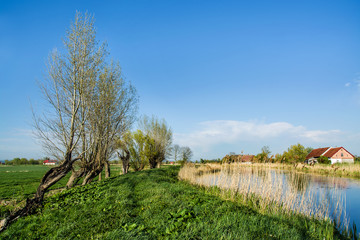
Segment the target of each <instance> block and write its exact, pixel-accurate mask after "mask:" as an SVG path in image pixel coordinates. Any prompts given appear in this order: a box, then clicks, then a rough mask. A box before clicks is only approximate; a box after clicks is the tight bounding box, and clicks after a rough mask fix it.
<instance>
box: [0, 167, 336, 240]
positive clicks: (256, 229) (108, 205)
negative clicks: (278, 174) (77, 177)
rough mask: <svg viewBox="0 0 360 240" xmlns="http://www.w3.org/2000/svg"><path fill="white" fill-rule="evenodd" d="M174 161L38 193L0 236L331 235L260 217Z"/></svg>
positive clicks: (326, 229) (317, 226)
mask: <svg viewBox="0 0 360 240" xmlns="http://www.w3.org/2000/svg"><path fill="white" fill-rule="evenodd" d="M178 170H179V168H178V167H166V168H160V169H152V170H146V171H140V172H135V173H134V172H132V173H129V174H126V175H122V176H119V177H116V178H110V179H108V180H105V181H101V182H94V183H91V184H89V185H86V186H78V187H75V188H73V189H70V190H66V191H63V192H61V193H58V194H56V195H54V196H52V197H50V198H48V199H46V202H45V205H44V208H43V209H42V210H41V211H39V212H38V213H37V214H35V215H32V216H28V217H25V218H21V219H19V220H18V221H16V222H15V223H14V224H13V225H11V226H10V227H9V228H8V229H7V230H6V231H5V232H3V233H1V234H0V239H323V238H324V237H325V236H326V234H328V235H329V236H330V237H332V238H335V239H337V238H338V237H337V236H336V235H335V236H334V234H333V227H332V225H331V224H329V223H327V222H319V221H313V220H310V219H306V218H303V217H299V216H282V215H281V216H277V215H273V216H268V215H264V214H261V213H258V212H256V211H254V210H252V209H250V208H249V207H246V206H243V205H240V204H237V203H236V202H231V201H226V200H222V199H221V198H219V197H216V196H215V195H213V194H212V193H211V192H210V191H208V190H205V189H203V188H200V187H194V186H192V185H190V184H188V183H186V182H181V181H179V180H178V176H177V174H178Z"/></svg>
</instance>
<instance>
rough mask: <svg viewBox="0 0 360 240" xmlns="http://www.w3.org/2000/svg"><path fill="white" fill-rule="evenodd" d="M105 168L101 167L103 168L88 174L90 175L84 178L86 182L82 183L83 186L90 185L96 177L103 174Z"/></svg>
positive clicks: (100, 167)
mask: <svg viewBox="0 0 360 240" xmlns="http://www.w3.org/2000/svg"><path fill="white" fill-rule="evenodd" d="M103 167H104V165H101V166H99V167H98V168H96V169H92V170H91V171H90V172H88V173H87V174H86V176H85V177H84V180H83V182H82V185H86V184H88V183H91V182H92V180H94V178H95V177H96V176H98V175H99V174H101V172H102V170H103Z"/></svg>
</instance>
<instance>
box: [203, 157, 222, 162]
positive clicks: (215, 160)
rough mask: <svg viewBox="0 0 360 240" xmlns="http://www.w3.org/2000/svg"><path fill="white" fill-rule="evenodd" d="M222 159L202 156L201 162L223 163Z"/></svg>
mask: <svg viewBox="0 0 360 240" xmlns="http://www.w3.org/2000/svg"><path fill="white" fill-rule="evenodd" d="M221 162H222V159H220V158H217V159H203V158H200V163H221Z"/></svg>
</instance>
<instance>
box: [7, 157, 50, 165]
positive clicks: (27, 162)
mask: <svg viewBox="0 0 360 240" xmlns="http://www.w3.org/2000/svg"><path fill="white" fill-rule="evenodd" d="M42 162H43V160H35V159H33V158H31V159H30V160H27V159H26V158H14V159H13V160H5V165H39V164H42Z"/></svg>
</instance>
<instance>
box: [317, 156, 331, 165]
mask: <svg viewBox="0 0 360 240" xmlns="http://www.w3.org/2000/svg"><path fill="white" fill-rule="evenodd" d="M318 162H319V163H323V164H331V160H329V158H327V157H325V156H320V157H319V158H318Z"/></svg>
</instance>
